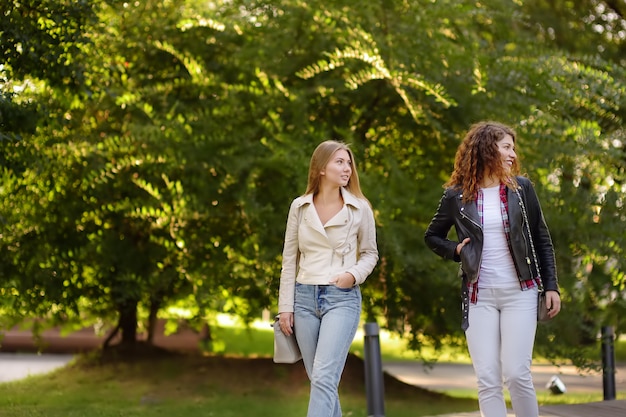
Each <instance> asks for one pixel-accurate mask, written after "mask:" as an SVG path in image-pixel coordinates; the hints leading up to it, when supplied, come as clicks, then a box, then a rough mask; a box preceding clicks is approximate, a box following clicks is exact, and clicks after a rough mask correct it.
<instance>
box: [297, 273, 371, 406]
mask: <svg viewBox="0 0 626 417" xmlns="http://www.w3.org/2000/svg"><path fill="white" fill-rule="evenodd" d="M294 310H295V311H294V328H295V333H296V339H297V340H298V345H299V346H300V351H301V352H302V360H303V362H304V367H305V369H306V372H307V375H308V376H309V380H310V381H311V395H310V398H309V411H308V413H307V417H341V406H340V404H339V391H338V388H339V381H340V379H341V374H342V373H343V368H344V366H345V364H346V359H347V357H348V353H349V351H350V345H351V344H352V340H353V339H354V335H355V334H356V330H357V327H358V325H359V320H360V316H361V290H360V289H359V287H358V286H356V287H353V288H338V287H336V286H334V285H304V284H298V283H296V298H295V308H294Z"/></svg>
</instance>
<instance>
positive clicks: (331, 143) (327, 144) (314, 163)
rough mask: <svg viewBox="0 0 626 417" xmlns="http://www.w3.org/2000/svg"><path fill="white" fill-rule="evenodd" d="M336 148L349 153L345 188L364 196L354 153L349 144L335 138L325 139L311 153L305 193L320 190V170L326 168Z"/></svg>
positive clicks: (314, 192) (313, 192) (356, 194)
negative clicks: (350, 167)
mask: <svg viewBox="0 0 626 417" xmlns="http://www.w3.org/2000/svg"><path fill="white" fill-rule="evenodd" d="M338 150H344V151H346V152H348V155H350V160H351V161H352V174H350V180H349V181H348V185H346V187H345V188H347V189H348V191H350V193H352V194H354V195H355V196H356V197H360V198H365V196H364V195H363V192H362V191H361V184H360V183H359V174H358V172H357V169H356V162H355V160H354V154H353V153H352V150H350V148H349V146H348V145H347V144H345V143H343V142H339V141H336V140H326V141H324V142H322V143H320V144H319V145H317V148H315V151H313V155H311V162H310V163H309V179H308V183H307V186H306V192H305V194H311V193H312V194H313V195H315V194H317V193H318V192H319V190H320V182H321V174H320V173H321V172H322V171H323V170H324V169H325V168H326V165H328V162H330V159H331V158H332V157H333V155H334V154H335V152H337V151H338Z"/></svg>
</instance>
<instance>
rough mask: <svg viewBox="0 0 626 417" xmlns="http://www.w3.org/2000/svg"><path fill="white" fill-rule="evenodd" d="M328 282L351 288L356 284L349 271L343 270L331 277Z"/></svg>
mask: <svg viewBox="0 0 626 417" xmlns="http://www.w3.org/2000/svg"><path fill="white" fill-rule="evenodd" d="M329 284H331V285H334V286H335V287H339V288H352V287H354V284H356V279H355V278H354V276H353V275H352V274H351V273H349V272H344V273H343V274H339V275H337V276H336V277H334V278H333V279H331V280H330V282H329Z"/></svg>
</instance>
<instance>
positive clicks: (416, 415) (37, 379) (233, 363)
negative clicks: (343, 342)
mask: <svg viewBox="0 0 626 417" xmlns="http://www.w3.org/2000/svg"><path fill="white" fill-rule="evenodd" d="M214 336H215V337H216V340H218V342H215V343H214V344H213V349H214V350H215V351H217V352H219V353H217V354H212V355H208V356H201V355H163V354H156V353H155V352H154V351H152V350H147V351H142V352H141V353H142V355H137V352H135V353H134V354H133V355H131V356H130V358H132V359H128V357H127V358H126V359H120V358H119V356H116V355H111V354H106V355H101V353H102V352H94V353H92V354H89V355H86V356H81V357H79V358H77V359H76V360H75V361H74V362H73V363H71V364H70V365H68V366H66V367H64V368H62V369H59V370H57V371H55V372H53V373H50V374H47V375H40V376H33V377H29V378H27V379H24V380H21V381H16V382H11V383H6V384H0V389H1V390H2V395H0V410H2V411H1V412H0V414H1V415H2V416H3V417H35V416H42V417H44V416H45V417H79V416H80V417H85V416H90V417H91V416H94V417H99V416H101V417H114V416H115V417H120V416H125V417H132V416H142V417H153V416H154V417H156V416H168V417H171V416H175V417H196V416H198V417H200V416H202V417H230V416H233V417H235V416H237V417H239V416H246V417H270V416H271V417H276V416H279V417H291V416H302V415H305V414H306V408H307V402H308V380H307V378H306V375H305V373H304V370H303V367H302V364H301V363H298V364H295V365H277V364H274V363H273V362H272V360H271V354H272V332H271V330H270V327H269V325H268V324H267V323H257V324H255V325H253V326H252V327H251V328H249V329H245V328H243V327H241V326H237V325H233V324H232V323H231V324H227V325H222V326H221V327H219V328H217V329H215V331H214ZM380 341H381V350H382V353H383V357H384V360H411V359H414V356H413V355H412V354H410V353H407V350H406V346H405V345H404V343H403V342H402V341H401V340H399V339H397V338H394V337H392V336H390V335H388V334H386V333H385V332H381V337H380ZM352 351H353V355H351V356H350V357H349V360H348V363H347V365H346V369H345V371H344V375H343V378H342V382H341V387H340V396H341V402H342V406H343V410H344V416H345V417H365V416H367V414H368V413H367V399H366V397H365V388H364V382H363V381H364V367H363V362H362V360H361V359H359V357H362V351H363V337H362V335H357V337H356V338H355V342H354V343H353V346H352ZM624 353H626V341H620V343H618V344H617V346H616V357H617V358H618V360H620V361H621V360H623V355H624ZM443 357H444V358H445V359H440V360H451V361H456V362H468V361H469V359H468V358H467V355H466V354H465V353H464V352H463V351H458V350H454V349H450V350H448V351H446V352H444V355H443ZM384 385H385V411H386V415H388V416H393V417H421V416H433V415H439V414H447V413H454V412H467V411H475V410H477V401H476V391H475V387H468V388H467V389H464V390H451V391H446V392H444V393H435V392H431V391H427V390H424V389H421V388H419V387H413V386H410V385H407V384H403V383H402V382H400V381H397V380H395V379H393V378H391V377H389V376H387V377H386V379H385V382H384ZM601 395H602V394H601V393H590V394H585V393H583V394H578V393H576V394H570V393H568V394H567V395H563V396H554V395H550V394H548V393H546V392H539V393H538V399H539V402H540V404H555V403H584V402H590V401H601V400H602V398H601ZM618 398H619V399H624V398H626V394H625V393H618Z"/></svg>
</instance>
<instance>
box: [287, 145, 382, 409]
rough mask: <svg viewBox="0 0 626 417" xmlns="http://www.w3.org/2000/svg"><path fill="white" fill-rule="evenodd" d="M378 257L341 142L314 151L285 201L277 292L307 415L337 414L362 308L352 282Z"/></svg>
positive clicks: (368, 213) (367, 211) (365, 205)
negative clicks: (302, 372) (304, 178)
mask: <svg viewBox="0 0 626 417" xmlns="http://www.w3.org/2000/svg"><path fill="white" fill-rule="evenodd" d="M377 262H378V249H377V244H376V228H375V224H374V215H373V212H372V208H371V207H370V204H369V202H368V200H367V199H366V198H365V196H364V195H363V193H362V192H361V187H360V184H359V177H358V174H357V170H356V166H355V163H354V155H353V154H352V151H351V150H350V149H349V148H348V146H347V145H345V144H343V143H341V142H337V141H332V140H329V141H325V142H322V143H321V144H320V145H318V147H317V148H316V149H315V151H314V152H313V155H312V157H311V161H310V166H309V176H308V185H307V189H306V192H305V194H304V195H302V196H300V197H298V198H296V199H295V200H294V201H293V202H292V204H291V207H290V209H289V215H288V217H287V228H286V232H285V242H284V248H283V263H282V271H281V277H280V290H279V299H278V311H279V315H280V318H279V324H280V328H281V330H282V331H283V333H285V334H287V335H289V334H292V333H293V332H294V331H295V334H296V339H297V341H298V345H299V347H300V351H301V353H302V359H303V362H304V366H305V369H306V372H307V375H308V377H309V380H310V382H311V392H310V398H309V407H308V413H307V417H340V416H341V415H342V414H341V406H340V404H339V393H338V387H339V381H340V379H341V374H342V372H343V368H344V366H345V362H346V359H347V356H348V353H349V349H350V345H351V343H352V340H353V339H354V335H355V333H356V330H357V327H358V324H359V320H360V315H361V291H360V289H359V285H361V284H363V282H364V281H365V280H366V279H367V277H368V275H369V274H370V273H371V272H372V270H373V269H374V267H375V266H376V263H377Z"/></svg>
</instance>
